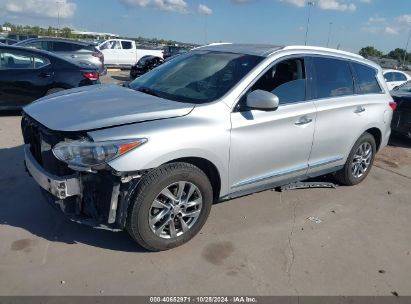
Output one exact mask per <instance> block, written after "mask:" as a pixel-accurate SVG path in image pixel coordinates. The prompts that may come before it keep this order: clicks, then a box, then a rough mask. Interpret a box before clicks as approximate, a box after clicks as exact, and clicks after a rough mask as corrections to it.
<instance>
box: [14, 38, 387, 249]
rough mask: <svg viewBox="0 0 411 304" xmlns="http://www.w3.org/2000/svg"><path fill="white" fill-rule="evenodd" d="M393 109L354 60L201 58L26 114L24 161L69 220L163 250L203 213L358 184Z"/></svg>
mask: <svg viewBox="0 0 411 304" xmlns="http://www.w3.org/2000/svg"><path fill="white" fill-rule="evenodd" d="M394 105H395V104H393V103H392V99H391V97H390V95H389V93H388V89H387V86H386V84H385V82H384V79H383V77H382V72H381V69H380V67H378V66H377V65H375V64H374V63H372V62H370V61H368V60H365V59H364V58H362V57H360V56H358V55H355V54H350V53H346V52H341V51H336V50H331V49H323V48H312V47H299V46H288V47H280V46H261V45H234V44H218V45H209V46H205V47H200V48H197V49H195V50H193V51H191V52H189V53H187V54H184V55H181V56H179V57H178V58H175V59H174V60H171V61H169V62H167V63H165V64H163V65H161V66H160V67H158V68H156V69H154V70H152V71H151V72H149V73H147V74H145V75H143V76H141V77H139V78H138V79H136V80H135V81H133V82H132V83H130V84H129V85H128V86H127V87H120V86H103V85H102V86H94V87H86V88H78V89H73V90H69V91H64V92H61V93H57V94H54V95H52V96H50V97H45V98H42V99H40V100H39V101H38V102H35V103H34V104H31V105H29V106H27V107H25V108H24V113H23V118H22V130H23V135H24V139H25V143H26V148H25V162H26V166H27V169H28V172H29V173H30V174H31V175H32V176H33V178H34V179H35V180H36V181H37V183H38V184H39V185H40V186H41V188H42V189H43V192H44V193H45V195H46V197H47V198H48V200H49V201H50V202H51V203H52V204H54V205H55V206H58V207H59V208H60V209H61V210H62V211H63V212H64V213H65V214H66V215H67V216H68V217H69V218H70V219H72V220H73V221H75V222H79V223H84V224H88V225H92V226H97V227H100V228H104V229H110V230H122V229H126V230H127V231H128V232H129V234H130V235H131V236H132V237H133V238H134V240H136V241H137V242H138V243H139V244H140V245H141V246H143V247H145V248H147V249H149V250H165V249H169V248H172V247H176V246H179V245H181V244H183V243H185V242H187V241H188V240H190V239H191V238H192V237H193V236H194V235H196V234H197V233H198V232H199V231H200V229H201V228H202V226H203V225H204V223H205V221H206V219H207V217H208V215H209V212H210V208H211V205H212V203H213V202H216V201H221V200H228V199H232V198H235V197H239V196H243V195H246V194H250V193H254V192H258V191H263V190H266V189H271V188H274V187H277V186H280V185H285V184H288V183H291V182H295V181H300V180H305V179H307V178H310V177H315V176H320V175H325V174H329V173H334V172H335V173H336V176H337V178H338V180H339V181H340V182H341V183H342V184H344V185H355V184H358V183H360V182H361V181H362V180H364V178H365V177H366V176H367V175H368V174H369V172H370V169H371V167H372V164H373V161H374V157H375V154H376V152H377V151H378V150H380V149H381V148H383V147H384V146H385V145H386V144H387V142H388V139H389V136H390V133H391V131H390V122H391V117H392V112H393V111H392V107H394ZM347 191H348V190H347Z"/></svg>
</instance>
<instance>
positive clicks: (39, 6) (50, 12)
mask: <svg viewBox="0 0 411 304" xmlns="http://www.w3.org/2000/svg"><path fill="white" fill-rule="evenodd" d="M1 2H3V1H1ZM0 7H1V9H3V10H4V11H5V12H6V13H9V14H12V15H29V16H37V17H47V18H57V15H58V14H59V15H60V18H63V19H65V18H71V17H73V15H74V13H75V11H76V8H77V5H76V4H75V3H73V2H70V1H69V0H60V1H55V0H6V1H4V3H3V4H0Z"/></svg>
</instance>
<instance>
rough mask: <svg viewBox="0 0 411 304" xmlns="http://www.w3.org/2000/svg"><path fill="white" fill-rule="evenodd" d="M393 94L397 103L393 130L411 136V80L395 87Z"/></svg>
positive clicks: (393, 118)
mask: <svg viewBox="0 0 411 304" xmlns="http://www.w3.org/2000/svg"><path fill="white" fill-rule="evenodd" d="M391 95H392V97H393V98H394V101H395V102H396V103H397V109H396V110H395V111H394V114H393V117H392V123H391V128H392V131H393V132H394V133H397V134H399V135H404V136H406V137H408V138H411V81H408V82H406V83H404V84H403V85H401V86H399V87H396V88H394V90H393V91H391Z"/></svg>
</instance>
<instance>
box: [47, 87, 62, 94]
mask: <svg viewBox="0 0 411 304" xmlns="http://www.w3.org/2000/svg"><path fill="white" fill-rule="evenodd" d="M64 90H65V89H63V88H53V89H50V90H48V91H47V93H46V96H48V95H51V94H54V93H58V92H61V91H64Z"/></svg>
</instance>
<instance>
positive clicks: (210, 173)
mask: <svg viewBox="0 0 411 304" xmlns="http://www.w3.org/2000/svg"><path fill="white" fill-rule="evenodd" d="M176 162H182V163H188V164H191V165H194V166H196V167H198V168H199V169H200V170H201V171H203V172H204V173H205V175H207V177H208V179H209V180H210V183H211V187H212V188H213V199H214V201H218V199H219V197H220V192H221V176H220V172H219V171H218V169H217V167H216V166H215V165H214V164H213V163H212V162H211V161H209V160H208V159H205V158H202V157H181V158H176V159H173V160H170V161H168V162H166V164H170V163H176Z"/></svg>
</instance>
